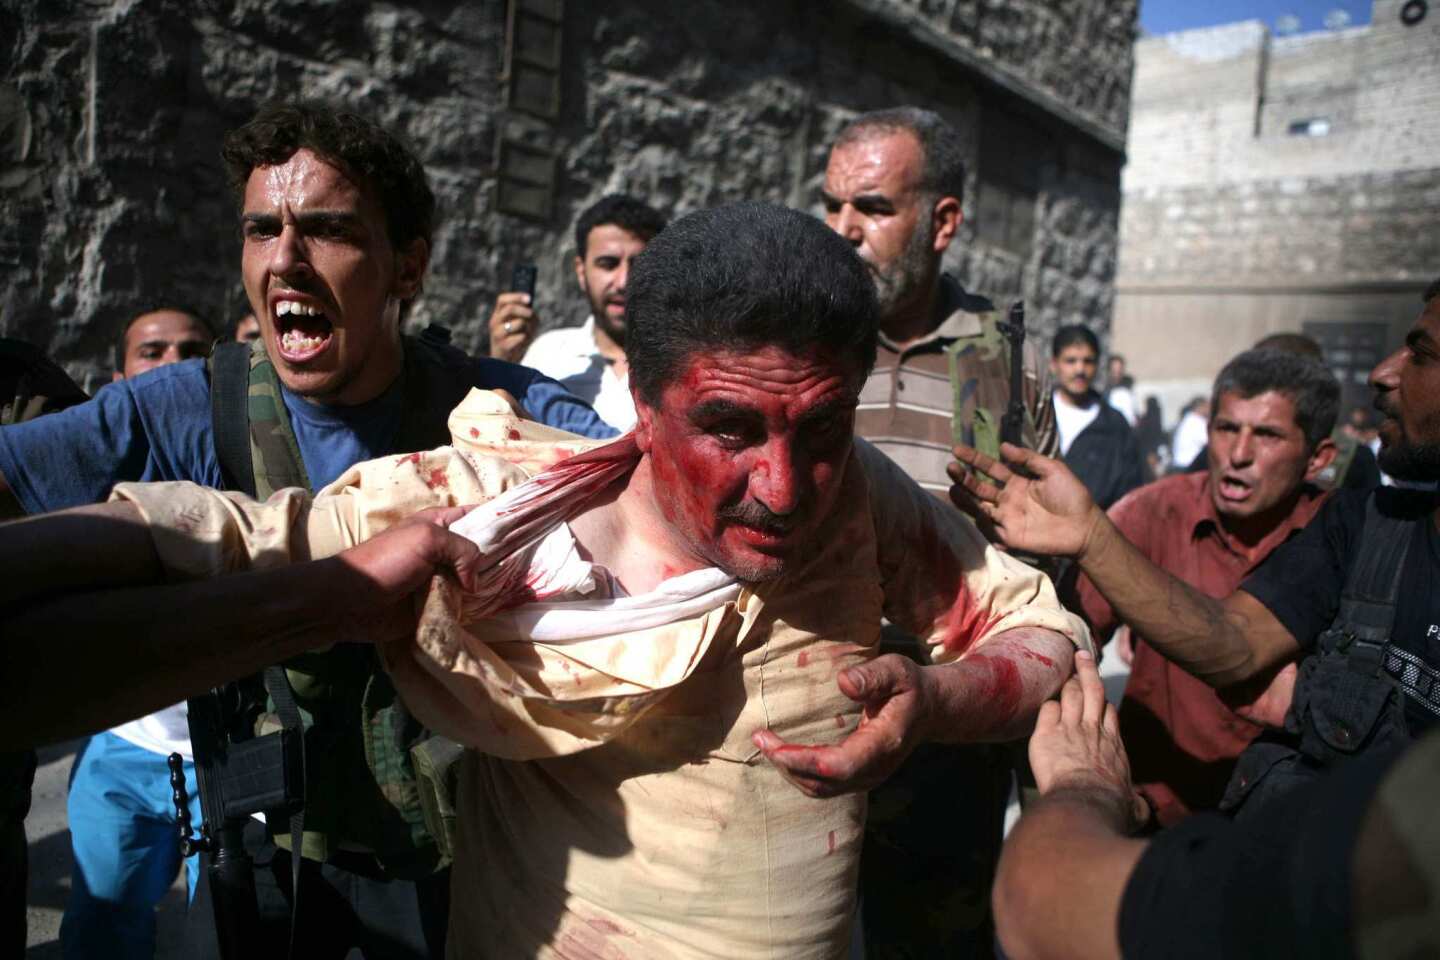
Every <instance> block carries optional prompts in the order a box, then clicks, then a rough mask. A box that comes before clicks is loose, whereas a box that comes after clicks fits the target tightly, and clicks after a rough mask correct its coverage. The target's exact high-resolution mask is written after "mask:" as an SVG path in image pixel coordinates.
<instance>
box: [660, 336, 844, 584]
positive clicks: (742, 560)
mask: <svg viewBox="0 0 1440 960" xmlns="http://www.w3.org/2000/svg"><path fill="white" fill-rule="evenodd" d="M860 379H861V377H860V369H859V366H858V364H857V363H856V362H855V361H854V360H853V358H849V357H834V356H832V355H828V354H826V353H822V352H820V351H809V352H806V353H802V354H794V353H791V352H789V351H787V350H784V349H782V348H780V347H773V346H771V347H762V348H758V349H756V350H753V351H734V350H716V351H704V352H699V353H696V354H694V355H692V356H691V357H690V359H689V361H688V362H687V363H686V365H685V366H684V367H683V368H682V369H681V371H680V374H679V376H677V377H676V378H675V379H674V381H673V382H671V383H670V384H668V385H667V386H666V387H665V388H664V390H663V391H662V393H661V398H660V404H659V405H658V406H657V407H651V406H649V405H648V404H647V403H645V402H644V400H643V399H642V400H641V401H640V402H639V404H638V405H637V414H638V425H637V427H636V434H635V435H636V440H637V442H638V443H639V444H640V446H641V449H642V450H643V451H644V452H645V453H646V454H647V455H648V458H649V468H650V473H651V478H652V484H653V488H654V494H655V499H656V505H657V507H658V509H659V511H660V514H661V516H662V517H663V518H664V520H665V521H666V523H667V524H668V525H669V526H670V527H671V529H672V531H673V532H674V533H675V534H676V535H677V537H678V539H679V540H680V541H681V542H682V543H683V544H684V546H685V547H686V549H688V551H689V552H691V553H693V554H694V556H695V557H696V559H698V560H701V561H703V562H704V563H706V564H708V565H714V566H717V567H720V568H721V569H722V570H725V571H727V572H729V573H731V574H734V575H735V576H737V577H739V578H740V579H742V580H749V581H759V580H769V579H772V578H774V577H776V576H779V575H780V574H781V573H783V572H784V569H785V565H786V561H787V559H788V558H789V557H790V556H792V555H793V554H794V552H795V549H796V547H797V546H798V545H799V544H801V543H802V542H803V541H804V540H805V538H806V536H807V535H808V534H810V533H812V532H813V531H814V530H815V528H816V527H817V526H818V525H819V523H820V521H821V520H823V519H824V518H825V517H826V516H827V515H828V514H829V512H830V510H831V509H833V508H834V506H835V498H836V494H837V493H838V491H839V486H840V479H841V475H842V473H843V471H844V467H845V463H846V461H847V459H848V458H849V456H850V450H851V436H852V432H853V429H854V418H855V403H856V398H857V396H858V390H859V386H860Z"/></svg>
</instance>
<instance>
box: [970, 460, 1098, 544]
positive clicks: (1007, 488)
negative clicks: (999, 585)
mask: <svg viewBox="0 0 1440 960" xmlns="http://www.w3.org/2000/svg"><path fill="white" fill-rule="evenodd" d="M954 452H955V462H954V463H952V464H950V465H949V467H947V468H946V470H947V472H948V473H949V474H950V479H952V480H954V481H955V484H954V486H952V487H951V488H950V499H951V500H953V501H954V502H955V505H956V506H957V507H959V508H960V509H961V510H963V511H965V512H966V513H968V514H969V515H970V516H972V517H974V518H975V521H976V523H978V524H979V525H980V527H981V528H982V529H983V530H984V531H985V532H986V534H987V535H989V536H991V537H992V538H993V539H996V540H999V541H1000V542H1001V543H1003V544H1004V545H1005V546H1007V547H1009V548H1010V549H1012V550H1019V551H1022V552H1025V553H1038V554H1045V555H1049V556H1061V557H1076V556H1079V555H1080V554H1081V553H1083V552H1084V550H1085V548H1086V547H1087V545H1088V543H1089V540H1090V538H1091V537H1092V535H1093V531H1094V529H1095V527H1096V525H1097V524H1099V523H1103V522H1104V517H1105V515H1104V513H1103V512H1101V510H1100V509H1099V508H1098V507H1097V506H1096V505H1095V501H1094V500H1092V499H1091V498H1090V493H1089V491H1087V490H1086V489H1085V485H1084V484H1083V483H1081V482H1080V478H1079V477H1077V476H1075V474H1073V473H1071V472H1070V469H1069V468H1068V467H1066V466H1065V464H1063V463H1061V462H1060V461H1059V460H1052V459H1050V458H1049V457H1044V456H1041V455H1040V454H1038V453H1035V452H1033V451H1031V450H1026V449H1024V448H1023V447H1017V446H1015V445H1013V444H1009V443H1005V444H1001V446H1000V455H1001V456H1002V457H1003V458H1004V459H1005V461H1006V463H1008V464H1010V466H1013V467H1018V468H1019V469H1020V470H1021V471H1022V472H1021V473H1016V472H1015V471H1014V470H1012V469H1010V467H1008V466H1006V465H1005V464H1003V463H1000V462H998V461H996V460H993V459H991V458H990V457H987V456H986V455H985V454H983V453H981V452H980V451H978V450H976V449H974V448H973V447H966V446H958V447H956V448H955V451H954ZM967 468H969V469H967ZM976 471H979V473H977V472H976ZM980 473H984V474H986V475H987V476H989V477H990V478H991V480H993V481H994V482H990V481H987V480H984V479H982V478H981V477H980V475H979V474H980ZM1031 478H1033V479H1031Z"/></svg>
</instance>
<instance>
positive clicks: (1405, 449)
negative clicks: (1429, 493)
mask: <svg viewBox="0 0 1440 960" xmlns="http://www.w3.org/2000/svg"><path fill="white" fill-rule="evenodd" d="M1375 459H1376V460H1378V461H1379V462H1380V469H1381V470H1383V471H1385V473H1386V475H1388V476H1391V477H1394V478H1395V479H1396V480H1410V481H1418V482H1421V483H1431V482H1434V481H1436V480H1440V444H1434V443H1404V442H1401V443H1394V444H1390V443H1387V444H1385V445H1383V446H1382V447H1381V448H1380V454H1379V456H1377V457H1376V458H1375Z"/></svg>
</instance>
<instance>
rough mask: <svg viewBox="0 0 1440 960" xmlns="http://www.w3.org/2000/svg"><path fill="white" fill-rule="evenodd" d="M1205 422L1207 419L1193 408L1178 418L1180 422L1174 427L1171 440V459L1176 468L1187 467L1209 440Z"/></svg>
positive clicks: (1183, 468)
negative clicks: (1173, 436)
mask: <svg viewBox="0 0 1440 960" xmlns="http://www.w3.org/2000/svg"><path fill="white" fill-rule="evenodd" d="M1207 423H1208V421H1206V419H1205V418H1204V417H1202V416H1200V414H1198V413H1196V412H1195V411H1194V410H1191V411H1190V412H1189V413H1187V414H1185V416H1183V417H1181V418H1180V423H1179V425H1178V426H1177V427H1176V428H1175V438H1174V440H1173V441H1171V453H1172V460H1173V462H1174V464H1175V467H1176V469H1179V470H1185V469H1188V468H1189V466H1190V464H1191V463H1193V462H1194V461H1195V458H1196V457H1198V456H1200V451H1201V450H1204V449H1205V445H1206V444H1207V443H1209V442H1210V436H1209V431H1208V429H1207Z"/></svg>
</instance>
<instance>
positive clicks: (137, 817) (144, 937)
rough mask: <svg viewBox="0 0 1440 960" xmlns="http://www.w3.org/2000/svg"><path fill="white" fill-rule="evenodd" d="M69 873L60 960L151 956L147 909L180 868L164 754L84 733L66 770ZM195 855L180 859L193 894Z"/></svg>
mask: <svg viewBox="0 0 1440 960" xmlns="http://www.w3.org/2000/svg"><path fill="white" fill-rule="evenodd" d="M185 788H186V790H187V791H188V792H189V797H190V824H191V827H192V828H193V829H194V830H196V831H197V832H198V831H199V829H200V795H199V791H198V790H196V788H195V765H194V764H193V763H191V762H189V761H188V760H187V761H186V762H185ZM67 810H68V813H69V817H70V845H71V848H72V849H73V850H74V853H75V872H74V874H73V875H72V877H71V882H70V900H69V902H68V903H67V904H66V905H65V918H64V920H63V921H61V924H60V942H61V945H62V947H63V948H64V953H65V958H66V960H88V958H92V957H107V958H108V957H114V958H117V960H120V958H124V960H130V958H134V960H153V958H154V956H155V907H156V905H157V904H159V902H160V901H161V899H163V898H164V896H165V892H166V891H167V890H169V889H170V884H171V883H173V882H174V880H175V872H176V871H177V870H179V869H180V862H181V857H180V842H179V832H178V826H177V824H176V822H175V804H174V800H173V798H172V792H171V790H170V768H169V766H168V765H167V764H166V760H165V757H164V756H162V755H160V754H158V753H151V752H150V751H149V750H145V749H142V748H141V747H137V746H135V745H134V744H132V743H130V742H129V741H128V740H123V739H121V738H120V737H117V736H115V735H114V734H113V733H100V734H96V735H95V736H93V737H91V738H90V740H89V741H88V742H87V743H86V744H85V746H84V748H83V749H82V750H81V752H80V756H79V757H78V758H77V759H76V761H75V766H74V769H73V770H72V772H71V775H70V799H69V802H68V804H67ZM198 859H199V858H198V857H191V858H189V860H188V861H186V864H185V866H186V870H185V872H186V874H187V879H188V880H189V883H190V896H191V897H194V896H195V881H196V880H197V879H198V878H197V875H196V872H195V871H196V868H197V866H198Z"/></svg>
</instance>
